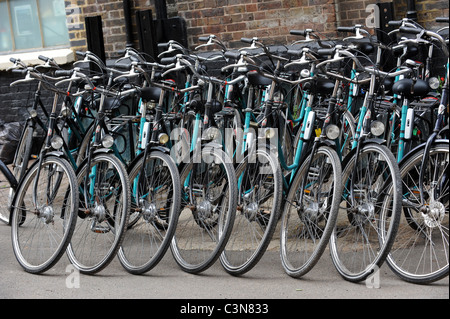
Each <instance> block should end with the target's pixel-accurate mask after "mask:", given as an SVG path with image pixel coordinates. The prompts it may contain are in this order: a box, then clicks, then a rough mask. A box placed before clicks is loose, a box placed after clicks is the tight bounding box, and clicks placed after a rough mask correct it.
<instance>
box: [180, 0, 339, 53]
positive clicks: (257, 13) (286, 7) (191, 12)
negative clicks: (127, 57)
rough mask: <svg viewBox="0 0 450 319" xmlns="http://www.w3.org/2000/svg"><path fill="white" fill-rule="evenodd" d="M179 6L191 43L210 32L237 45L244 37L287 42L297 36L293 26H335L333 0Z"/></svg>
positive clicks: (328, 29) (194, 1)
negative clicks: (292, 33) (293, 32)
mask: <svg viewBox="0 0 450 319" xmlns="http://www.w3.org/2000/svg"><path fill="white" fill-rule="evenodd" d="M177 9H178V13H179V16H181V17H182V18H184V19H185V20H186V24H187V28H188V41H189V45H191V46H194V45H196V44H198V40H197V38H198V37H199V36H202V35H209V34H216V35H218V36H219V37H220V38H221V39H222V40H223V41H224V42H225V43H226V44H227V45H228V46H230V47H237V46H242V43H241V42H240V38H242V37H254V36H257V37H259V38H261V39H264V40H265V41H267V42H272V43H283V44H284V43H287V42H290V41H291V40H293V39H294V38H293V37H292V36H290V35H289V30H291V29H304V28H313V29H315V30H317V31H320V32H323V33H324V34H327V35H328V34H330V33H334V30H335V28H336V18H335V14H334V13H335V4H334V0H251V1H242V0H225V1H224V0H205V1H203V0H179V1H177Z"/></svg>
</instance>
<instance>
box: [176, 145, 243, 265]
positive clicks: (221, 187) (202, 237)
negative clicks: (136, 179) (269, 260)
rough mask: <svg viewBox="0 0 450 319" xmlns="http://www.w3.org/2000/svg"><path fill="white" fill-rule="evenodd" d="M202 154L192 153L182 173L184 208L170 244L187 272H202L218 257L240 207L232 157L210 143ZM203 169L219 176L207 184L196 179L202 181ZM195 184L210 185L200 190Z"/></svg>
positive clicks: (204, 171)
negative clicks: (194, 154)
mask: <svg viewBox="0 0 450 319" xmlns="http://www.w3.org/2000/svg"><path fill="white" fill-rule="evenodd" d="M199 155H200V156H199V157H200V158H196V157H192V156H191V159H190V162H189V163H188V164H186V165H185V166H184V167H183V169H182V171H181V174H180V181H181V185H182V190H181V212H180V216H179V219H178V224H177V227H176V230H175V234H174V236H173V239H172V242H171V246H170V247H171V251H172V255H173V256H174V258H175V261H176V262H177V264H178V265H179V266H180V268H181V269H182V270H183V271H185V272H188V273H200V272H203V271H205V270H207V269H208V268H209V267H210V266H212V265H213V264H214V263H215V261H216V260H217V259H218V258H219V256H220V254H221V253H222V251H223V249H224V248H225V245H226V243H227V240H228V238H229V237H230V234H231V228H232V225H233V220H234V216H235V214H236V207H237V185H236V175H235V171H234V168H233V165H232V162H231V159H230V158H229V157H228V156H226V154H225V153H224V152H223V151H222V150H221V149H218V148H215V147H209V146H204V147H202V150H201V153H200V154H199ZM191 172H192V174H191ZM202 172H203V173H208V174H215V175H214V176H215V177H216V178H212V177H211V178H209V177H208V180H207V182H208V183H207V185H204V184H203V183H195V182H196V181H200V182H201V178H202V176H203V177H204V175H203V174H202ZM188 176H190V177H189V182H186V181H188ZM214 176H213V177H214ZM191 177H192V178H191ZM185 182H186V183H185ZM192 185H193V186H194V187H198V186H199V185H200V187H203V186H202V185H204V186H207V188H206V189H205V188H202V189H200V191H199V192H198V193H197V192H196V191H197V190H198V189H196V188H194V187H191V186H192ZM202 191H205V196H203V193H202ZM198 199H200V200H201V201H199V200H198ZM213 205H216V207H215V208H214V207H213ZM220 205H221V206H220ZM219 206H220V208H219V209H217V208H218V207H219ZM213 208H214V210H213Z"/></svg>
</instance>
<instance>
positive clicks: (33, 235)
mask: <svg viewBox="0 0 450 319" xmlns="http://www.w3.org/2000/svg"><path fill="white" fill-rule="evenodd" d="M38 168H39V162H35V163H34V164H33V166H31V167H30V169H29V170H28V171H27V173H26V174H25V176H24V178H23V180H22V183H21V184H20V186H19V188H18V190H17V195H16V199H15V201H14V204H13V210H12V217H11V238H12V243H13V250H14V254H15V256H16V259H17V261H18V262H19V264H20V265H21V266H22V267H23V268H24V269H25V271H27V272H30V273H35V274H37V273H43V272H45V271H47V270H48V269H50V268H51V267H53V265H55V264H56V263H57V262H58V261H59V259H60V258H61V256H62V255H63V254H64V252H65V250H66V247H67V245H68V244H69V242H70V240H71V236H72V234H73V231H74V228H75V223H76V221H77V218H76V216H77V212H78V197H79V193H78V184H77V182H76V176H75V172H74V171H73V168H72V166H71V165H70V163H69V162H68V161H67V160H65V159H62V158H59V157H55V156H48V157H45V158H44V159H43V162H42V165H41V170H40V175H39V179H38V181H37V182H38V185H37V188H36V189H37V191H38V193H37V194H36V199H37V201H38V202H37V207H34V204H33V195H34V191H33V186H34V180H35V179H36V175H37V172H38ZM65 186H66V187H65ZM49 195H52V196H50V197H49ZM59 205H61V206H59Z"/></svg>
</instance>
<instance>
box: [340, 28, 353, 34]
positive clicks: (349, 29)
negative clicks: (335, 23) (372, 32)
mask: <svg viewBox="0 0 450 319" xmlns="http://www.w3.org/2000/svg"><path fill="white" fill-rule="evenodd" d="M337 30H338V31H339V32H352V33H355V32H356V28H355V27H338V28H337Z"/></svg>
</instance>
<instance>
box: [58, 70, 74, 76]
mask: <svg viewBox="0 0 450 319" xmlns="http://www.w3.org/2000/svg"><path fill="white" fill-rule="evenodd" d="M72 74H73V70H56V71H55V76H56V77H58V76H71V75H72Z"/></svg>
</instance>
